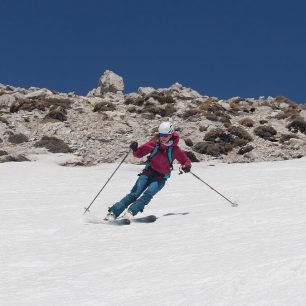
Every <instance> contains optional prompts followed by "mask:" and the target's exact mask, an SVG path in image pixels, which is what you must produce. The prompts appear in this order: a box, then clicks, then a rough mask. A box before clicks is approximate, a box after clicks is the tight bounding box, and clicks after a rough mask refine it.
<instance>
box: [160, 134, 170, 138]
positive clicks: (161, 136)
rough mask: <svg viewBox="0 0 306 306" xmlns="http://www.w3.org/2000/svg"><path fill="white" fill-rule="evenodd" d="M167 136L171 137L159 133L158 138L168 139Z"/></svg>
mask: <svg viewBox="0 0 306 306" xmlns="http://www.w3.org/2000/svg"><path fill="white" fill-rule="evenodd" d="M169 135H171V134H163V133H159V137H160V138H168V137H169Z"/></svg>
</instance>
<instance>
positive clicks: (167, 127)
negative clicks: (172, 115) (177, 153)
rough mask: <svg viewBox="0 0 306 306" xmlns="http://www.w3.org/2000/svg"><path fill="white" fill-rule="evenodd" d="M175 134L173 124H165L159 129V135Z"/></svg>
mask: <svg viewBox="0 0 306 306" xmlns="http://www.w3.org/2000/svg"><path fill="white" fill-rule="evenodd" d="M173 132H174V126H173V124H172V123H171V122H169V121H167V122H163V123H161V125H160V126H159V128H158V133H159V134H172V133H173Z"/></svg>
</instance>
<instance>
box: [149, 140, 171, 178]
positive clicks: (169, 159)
mask: <svg viewBox="0 0 306 306" xmlns="http://www.w3.org/2000/svg"><path fill="white" fill-rule="evenodd" d="M158 150H159V145H158V144H156V146H155V147H154V149H153V150H152V151H151V153H150V156H149V157H148V159H147V161H146V166H145V169H149V167H150V161H151V160H152V158H153V157H154V156H155V155H156V154H157V153H158ZM172 152H173V147H172V146H171V147H168V148H167V157H168V161H169V164H170V173H169V174H164V178H165V179H167V178H169V177H170V174H171V171H172V170H173V157H172Z"/></svg>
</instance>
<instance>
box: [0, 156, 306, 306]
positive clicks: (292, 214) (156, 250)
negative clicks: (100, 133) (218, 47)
mask: <svg viewBox="0 0 306 306" xmlns="http://www.w3.org/2000/svg"><path fill="white" fill-rule="evenodd" d="M55 158H56V160H57V159H58V158H64V156H61V155H46V156H42V157H40V159H39V161H37V162H23V163H5V164H0V193H1V222H0V233H1V239H0V249H1V252H0V264H1V269H0V280H1V283H0V304H1V305H4V306H7V305H8V306H11V305H13V306H15V305H16V306H17V305H23V306H24V305H31V306H33V305H44V306H49V305H50V306H51V305H71V306H72V305H144V304H145V305H171V306H172V305H184V306H185V305H203V306H221V305H222V306H223V305H224V306H240V305H241V306H242V305H243V306H253V305H254V306H255V305H256V306H259V305H260V306H263V305H267V306H274V305H275V306H276V305H277V306H283V305H288V306H291V305H293V306H305V305H306V289H305V288H306V287H305V284H306V236H305V233H306V231H305V230H306V212H305V199H306V188H305V184H306V183H305V182H306V171H305V169H306V159H305V158H303V159H299V160H291V161H282V162H264V163H251V164H231V165H228V164H222V163H217V164H216V165H215V166H214V167H211V166H209V164H208V163H199V164H194V166H193V171H194V173H195V174H197V175H199V176H200V177H201V178H202V179H203V180H204V181H206V182H207V183H209V184H210V185H211V186H213V187H214V188H215V189H216V190H218V191H220V192H221V193H222V194H224V195H225V196H227V197H228V198H229V199H231V200H234V201H237V202H238V204H239V206H238V207H231V206H230V204H229V203H228V202H227V201H226V200H224V199H223V198H222V197H220V196H219V195H218V194H216V193H215V192H214V191H212V190H211V189H209V188H208V187H207V186H205V185H204V184H203V183H201V182H200V181H198V180H196V179H195V178H194V177H193V176H191V175H190V174H184V175H178V171H174V172H173V174H172V177H171V179H170V180H169V181H168V182H167V184H166V187H165V188H164V189H163V190H162V191H161V192H160V193H159V194H157V195H156V197H155V198H154V199H153V200H152V202H151V204H150V205H149V206H148V207H147V208H146V210H145V212H144V215H149V214H155V215H157V216H158V217H159V219H158V220H157V221H156V222H155V223H151V224H139V223H138V224H137V223H132V224H131V225H128V226H110V225H105V224H94V223H91V222H96V221H99V220H101V219H102V218H103V217H104V216H105V214H106V211H107V208H108V206H110V205H112V204H113V203H114V202H115V201H117V200H118V199H120V198H121V197H122V196H124V195H125V194H126V193H127V192H129V190H130V189H131V187H132V185H133V183H134V181H135V180H136V178H137V174H138V173H139V171H140V170H141V169H142V167H141V166H136V165H129V164H124V165H123V166H122V167H121V168H120V169H119V170H118V172H117V173H116V175H115V176H114V177H113V179H112V180H111V181H110V183H109V184H108V185H107V186H106V188H105V189H104V190H103V192H102V193H101V195H100V196H99V197H98V199H97V200H96V202H95V203H94V204H93V206H92V209H91V211H90V213H87V214H85V215H82V214H83V212H84V207H87V206H88V205H89V203H90V202H91V200H92V199H93V198H94V196H95V195H96V194H97V192H98V191H99V189H100V188H101V186H103V184H104V183H105V182H106V180H107V179H108V178H109V176H110V175H111V173H112V172H113V171H114V169H115V168H116V165H115V164H106V165H99V166H96V167H90V168H82V167H75V168H68V167H61V166H58V165H57V164H56V163H55ZM177 168H178V167H177V166H175V169H177ZM167 214H170V215H167Z"/></svg>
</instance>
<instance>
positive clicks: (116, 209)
mask: <svg viewBox="0 0 306 306" xmlns="http://www.w3.org/2000/svg"><path fill="white" fill-rule="evenodd" d="M148 184H149V182H148V177H147V176H145V175H140V176H139V178H138V179H137V181H136V183H135V185H134V187H133V188H132V190H131V192H130V193H129V194H127V195H126V196H125V197H124V198H123V199H121V200H120V201H119V202H117V203H115V204H114V205H113V206H112V207H111V208H110V209H109V211H112V212H113V213H114V214H115V216H116V218H117V217H118V216H119V215H120V214H121V213H122V212H123V211H124V210H125V209H126V208H127V207H128V206H129V205H130V204H131V203H133V202H134V201H135V200H136V199H137V198H138V197H139V196H140V195H141V194H142V193H143V191H144V190H145V189H146V188H147V187H148Z"/></svg>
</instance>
